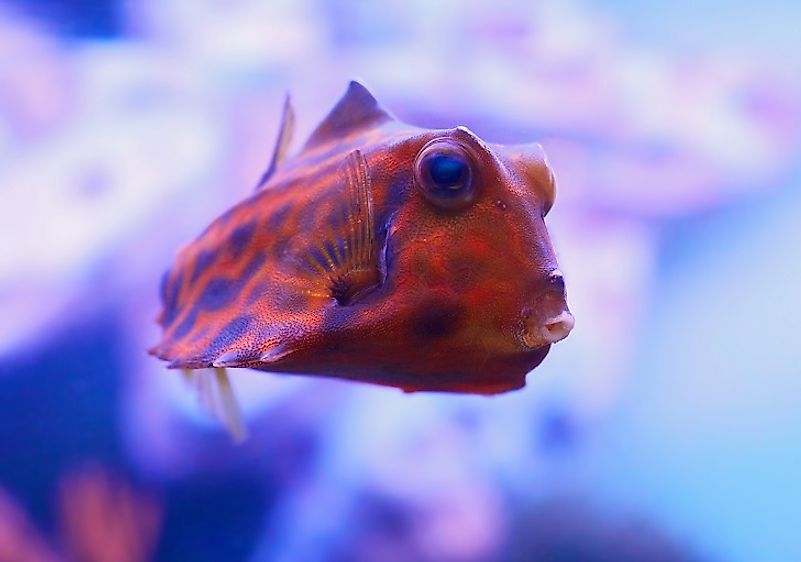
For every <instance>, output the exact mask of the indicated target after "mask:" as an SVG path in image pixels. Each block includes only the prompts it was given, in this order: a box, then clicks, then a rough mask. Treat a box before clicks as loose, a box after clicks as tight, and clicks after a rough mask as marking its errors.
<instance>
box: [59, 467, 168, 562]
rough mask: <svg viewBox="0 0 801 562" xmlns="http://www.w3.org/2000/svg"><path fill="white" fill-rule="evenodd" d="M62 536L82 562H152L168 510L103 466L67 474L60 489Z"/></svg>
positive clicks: (71, 553)
mask: <svg viewBox="0 0 801 562" xmlns="http://www.w3.org/2000/svg"><path fill="white" fill-rule="evenodd" d="M58 499H59V502H58V505H59V512H60V521H61V529H62V531H61V533H62V537H63V541H64V544H65V549H66V551H67V552H68V553H69V554H70V558H71V559H72V560H76V561H79V562H147V561H148V560H150V559H151V556H152V554H153V551H154V548H155V544H156V540H157V538H158V534H159V529H160V527H161V520H162V509H161V506H160V504H159V503H158V502H157V501H156V500H155V499H153V498H152V497H149V496H146V495H142V494H140V493H138V492H137V491H135V490H134V489H133V488H132V487H131V486H130V485H129V484H127V483H126V482H125V481H124V480H122V479H120V478H119V477H115V476H114V475H112V474H110V473H109V472H107V471H105V470H103V469H102V468H99V467H89V468H85V469H82V470H80V471H78V472H74V473H71V474H68V475H66V476H65V477H64V478H63V479H62V481H61V483H60V487H59V498H58Z"/></svg>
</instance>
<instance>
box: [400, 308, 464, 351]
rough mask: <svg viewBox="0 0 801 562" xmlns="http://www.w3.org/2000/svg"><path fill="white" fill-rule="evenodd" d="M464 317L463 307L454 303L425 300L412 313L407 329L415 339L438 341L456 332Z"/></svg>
mask: <svg viewBox="0 0 801 562" xmlns="http://www.w3.org/2000/svg"><path fill="white" fill-rule="evenodd" d="M464 317H465V313H464V309H463V308H462V307H461V306H460V305H458V304H456V303H449V302H440V301H427V302H424V303H423V304H422V305H421V306H420V307H418V308H417V310H416V311H415V312H414V313H413V315H412V317H411V318H410V320H409V324H410V325H409V331H410V333H411V335H412V336H413V337H414V338H416V339H419V340H423V341H428V342H431V341H439V340H442V339H445V338H448V337H450V336H452V335H454V334H455V333H456V332H458V330H459V328H460V326H461V325H462V323H463V320H464Z"/></svg>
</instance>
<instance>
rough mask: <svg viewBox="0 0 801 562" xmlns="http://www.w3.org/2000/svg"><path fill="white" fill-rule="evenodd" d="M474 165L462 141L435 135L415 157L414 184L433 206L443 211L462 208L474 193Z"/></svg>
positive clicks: (471, 199) (472, 199)
mask: <svg viewBox="0 0 801 562" xmlns="http://www.w3.org/2000/svg"><path fill="white" fill-rule="evenodd" d="M473 167H474V166H473V161H472V159H471V157H470V154H469V153H468V151H467V150H466V149H465V148H464V147H463V146H462V145H461V144H459V143H458V142H455V141H453V140H451V139H434V140H432V141H431V142H429V143H428V144H427V145H425V146H424V147H423V149H422V150H421V151H420V152H419V154H418V155H417V158H416V159H415V163H414V179H415V184H416V185H417V188H418V189H419V190H420V192H421V193H422V194H423V197H425V198H426V200H427V201H428V202H429V203H431V204H433V205H434V206H436V207H438V208H440V209H443V210H446V211H456V210H459V209H464V208H465V207H467V206H469V205H470V204H471V203H472V202H473V201H474V200H475V198H476V195H477V190H476V185H475V181H474V179H475V178H474V176H475V174H474V173H473Z"/></svg>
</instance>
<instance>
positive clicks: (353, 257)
mask: <svg viewBox="0 0 801 562" xmlns="http://www.w3.org/2000/svg"><path fill="white" fill-rule="evenodd" d="M343 187H344V189H343V191H342V193H341V198H340V200H338V201H337V203H336V205H338V206H339V207H340V208H339V209H338V211H337V212H336V213H335V214H336V215H337V216H338V217H340V220H339V221H337V223H336V224H334V225H328V228H321V229H320V230H319V231H318V232H316V233H315V236H314V238H310V239H309V240H314V244H313V246H312V247H311V248H309V247H307V248H306V249H305V251H304V255H303V258H302V261H303V262H304V264H305V266H306V269H307V270H309V271H312V272H314V273H315V275H316V276H318V278H319V279H321V280H322V281H323V282H324V284H325V290H326V292H327V296H329V297H332V298H334V299H335V300H336V301H337V303H338V304H340V305H348V304H352V303H353V302H354V301H355V300H356V299H358V298H359V296H361V295H363V294H364V293H365V292H367V291H368V290H370V289H371V288H373V287H375V286H377V285H379V284H380V283H381V278H382V275H381V267H380V262H379V244H378V243H377V241H376V235H375V225H374V221H375V218H374V213H373V200H372V191H371V186H370V176H369V174H368V172H367V162H366V160H365V158H364V155H362V153H361V151H359V150H354V151H353V152H351V153H350V154H348V156H347V159H346V161H345V167H344V170H343Z"/></svg>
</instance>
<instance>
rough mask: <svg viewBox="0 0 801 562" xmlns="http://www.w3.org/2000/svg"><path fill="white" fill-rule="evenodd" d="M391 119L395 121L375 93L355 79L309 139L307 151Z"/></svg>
mask: <svg viewBox="0 0 801 562" xmlns="http://www.w3.org/2000/svg"><path fill="white" fill-rule="evenodd" d="M390 119H393V117H392V115H391V114H390V113H389V112H388V111H387V110H386V109H384V108H383V107H381V104H379V103H378V101H376V99H375V98H374V97H373V94H371V93H370V92H369V91H368V90H367V88H365V87H364V86H362V85H361V84H359V83H358V82H356V81H355V80H351V82H350V84H349V85H348V90H347V91H346V92H345V95H344V96H342V98H341V99H340V100H339V102H337V104H336V105H335V106H334V109H332V110H331V113H329V114H328V115H327V116H326V118H325V119H323V121H322V123H320V124H319V125H318V126H317V128H316V129H315V130H314V132H313V133H312V134H311V136H310V137H309V140H308V141H307V142H306V148H309V147H312V146H315V145H318V144H322V143H324V142H326V141H330V140H335V139H338V138H341V137H343V136H345V135H348V134H350V133H352V132H354V131H357V130H360V129H367V128H369V127H372V126H375V125H377V124H379V123H382V122H384V121H388V120H390Z"/></svg>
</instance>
